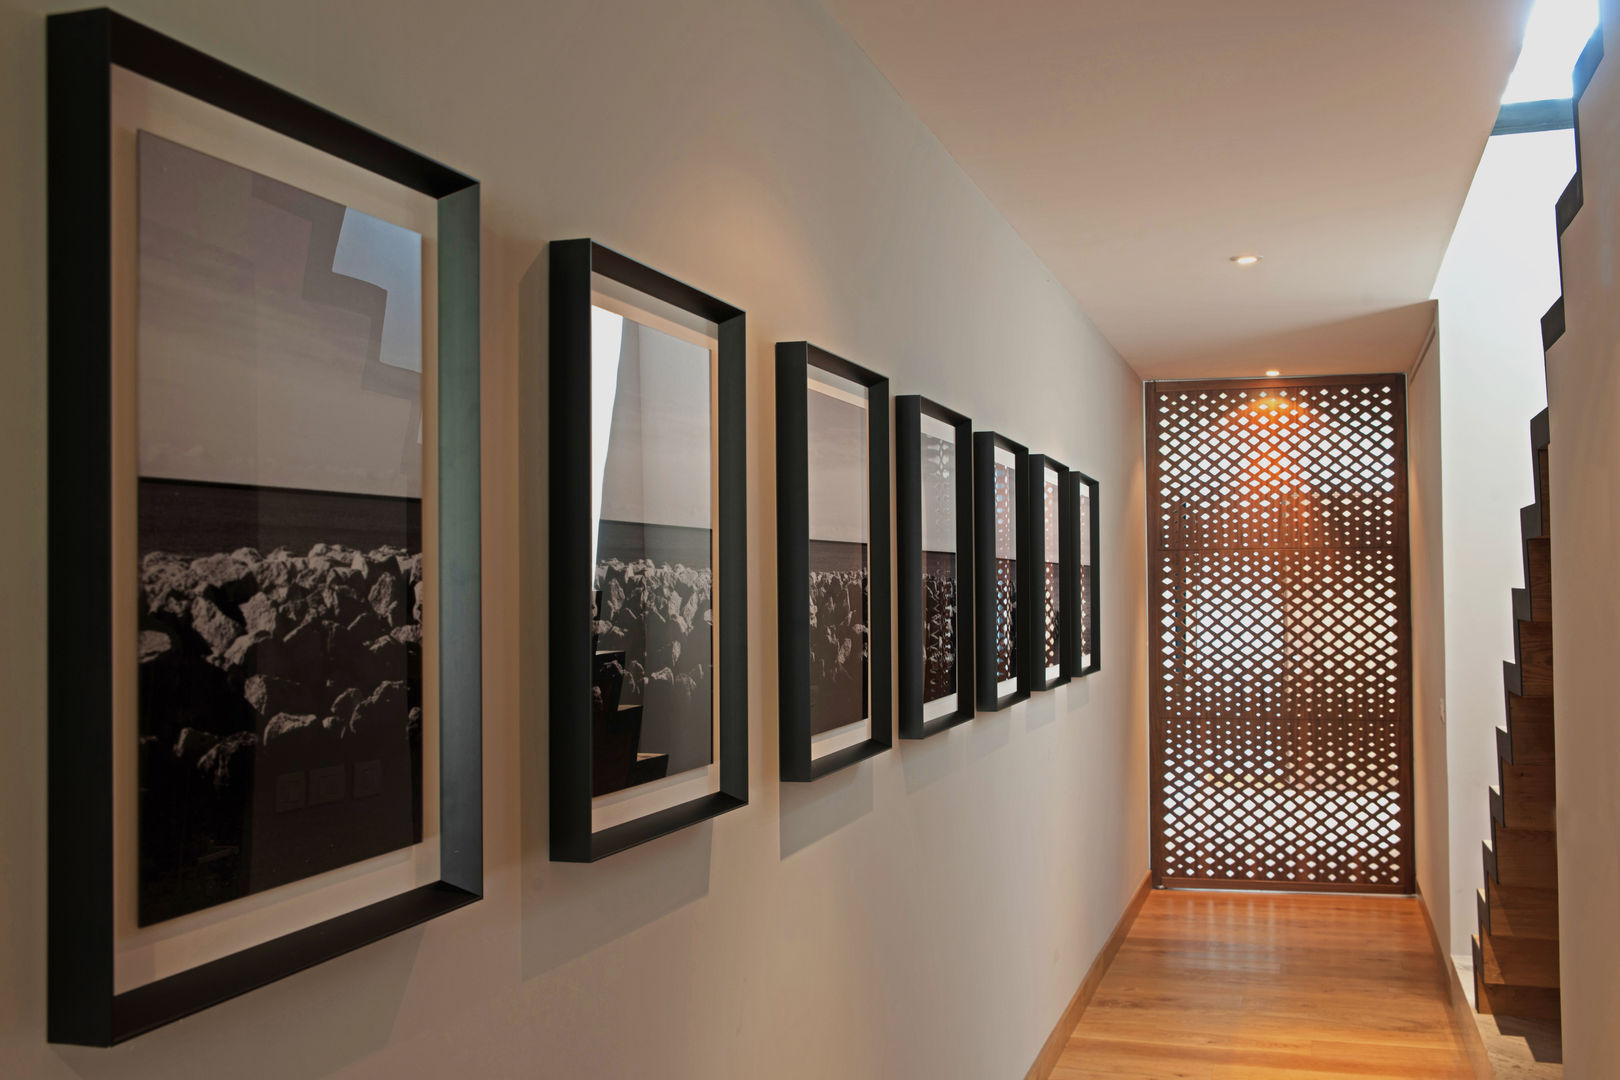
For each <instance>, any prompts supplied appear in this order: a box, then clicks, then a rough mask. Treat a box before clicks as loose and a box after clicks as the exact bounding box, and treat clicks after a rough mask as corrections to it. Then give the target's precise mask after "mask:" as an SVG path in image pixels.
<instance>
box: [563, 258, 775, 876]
mask: <svg viewBox="0 0 1620 1080" xmlns="http://www.w3.org/2000/svg"><path fill="white" fill-rule="evenodd" d="M550 258H551V345H550V349H551V356H550V386H551V402H550V405H551V428H550V432H549V439H550V458H551V461H550V468H551V493H550V507H551V553H550V567H551V644H550V654H551V656H550V659H551V733H550V734H551V738H550V745H551V858H552V859H553V860H556V861H562V862H591V861H594V860H596V859H600V858H603V857H605V856H607V855H611V854H613V853H615V852H619V851H623V850H625V849H626V848H629V847H632V846H634V845H636V844H640V843H644V842H646V841H648V840H652V839H654V838H655V837H659V836H663V835H665V834H667V833H670V832H674V831H675V830H677V829H683V828H685V827H687V826H689V825H694V824H696V823H698V822H700V821H705V820H707V819H709V818H712V817H714V816H716V815H718V814H722V813H725V812H726V811H728V810H734V809H736V808H737V807H739V806H744V805H746V804H747V802H748V625H747V618H748V595H747V588H748V576H747V544H748V537H747V493H746V490H745V485H746V483H747V475H746V472H745V466H746V460H745V453H746V446H745V436H744V429H745V411H746V408H747V401H746V388H745V378H746V372H745V360H744V348H745V340H746V339H745V336H744V333H745V324H744V315H743V312H742V311H740V310H739V309H737V308H735V307H732V306H731V305H730V304H727V303H725V302H724V301H722V300H717V299H715V298H714V297H712V296H710V295H708V294H707V293H703V292H699V291H698V290H697V289H694V288H692V287H691V286H690V285H686V284H683V283H681V282H679V281H677V280H675V279H674V278H672V277H669V276H667V275H665V274H662V273H660V272H658V271H657V270H654V269H652V268H651V267H648V266H645V265H643V264H641V263H638V262H635V261H633V260H631V259H629V258H626V257H625V256H623V255H621V254H619V253H618V252H616V251H613V250H611V249H609V248H606V247H604V246H602V245H601V244H598V243H595V242H594V241H591V240H564V241H557V242H554V243H553V244H552V245H551V252H550Z"/></svg>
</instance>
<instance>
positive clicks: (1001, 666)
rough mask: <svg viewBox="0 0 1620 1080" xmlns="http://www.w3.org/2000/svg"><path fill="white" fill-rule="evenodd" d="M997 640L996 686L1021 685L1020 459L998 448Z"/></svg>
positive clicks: (1010, 688) (1001, 688)
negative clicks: (1019, 589)
mask: <svg viewBox="0 0 1620 1080" xmlns="http://www.w3.org/2000/svg"><path fill="white" fill-rule="evenodd" d="M994 475H995V487H994V489H993V491H994V504H995V514H996V520H995V544H996V548H995V551H996V591H995V619H994V621H995V634H996V637H995V644H996V689H997V693H998V694H1008V693H1011V692H1013V691H1014V690H1016V689H1018V660H1019V657H1018V617H1019V612H1018V604H1019V599H1020V598H1019V595H1018V507H1017V498H1016V494H1015V492H1016V491H1017V487H1018V459H1017V457H1016V455H1014V453H1013V452H1012V451H1010V450H1007V449H1005V448H1003V447H1000V446H997V447H996V450H995V473H994Z"/></svg>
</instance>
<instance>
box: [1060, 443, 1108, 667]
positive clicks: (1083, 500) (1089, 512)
mask: <svg viewBox="0 0 1620 1080" xmlns="http://www.w3.org/2000/svg"><path fill="white" fill-rule="evenodd" d="M1065 486H1066V488H1067V491H1068V494H1069V506H1070V509H1069V510H1068V511H1066V512H1065V513H1064V515H1063V519H1064V521H1065V522H1067V523H1068V526H1069V532H1070V535H1071V538H1072V544H1073V549H1074V554H1073V557H1072V558H1069V559H1068V560H1067V562H1068V565H1070V566H1073V567H1075V568H1076V569H1075V572H1074V573H1073V574H1070V575H1069V577H1068V581H1069V595H1067V596H1066V597H1065V598H1064V604H1065V605H1066V606H1067V607H1068V610H1069V611H1071V612H1073V613H1074V614H1075V616H1076V620H1077V621H1076V622H1075V624H1074V633H1073V634H1071V635H1070V640H1069V649H1068V653H1069V666H1070V668H1071V669H1072V670H1073V672H1074V674H1075V676H1076V677H1077V678H1078V677H1079V676H1082V675H1090V674H1091V673H1092V672H1094V671H1098V670H1100V669H1101V668H1102V601H1101V595H1100V594H1101V585H1102V577H1101V574H1100V573H1099V566H1100V564H1101V562H1102V559H1101V557H1100V552H1101V550H1102V547H1101V544H1102V528H1101V525H1100V523H1099V511H1098V507H1099V503H1098V498H1099V486H1098V484H1097V481H1095V480H1093V479H1092V478H1091V477H1089V476H1087V475H1086V474H1085V473H1082V472H1076V471H1073V470H1070V472H1069V478H1068V483H1067V484H1066V485H1065Z"/></svg>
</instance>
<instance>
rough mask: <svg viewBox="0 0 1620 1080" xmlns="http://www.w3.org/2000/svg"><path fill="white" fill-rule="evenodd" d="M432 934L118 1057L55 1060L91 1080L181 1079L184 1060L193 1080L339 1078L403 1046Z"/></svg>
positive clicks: (96, 1053) (92, 1051) (60, 1049)
mask: <svg viewBox="0 0 1620 1080" xmlns="http://www.w3.org/2000/svg"><path fill="white" fill-rule="evenodd" d="M425 933H426V929H425V928H424V927H416V928H414V929H411V930H406V931H403V932H401V933H398V934H394V935H393V936H392V937H389V938H386V939H384V940H382V941H379V942H376V943H374V944H372V945H368V946H366V947H365V948H364V949H361V950H358V951H356V952H351V953H346V954H344V955H343V956H339V957H336V958H335V959H332V960H328V961H326V962H325V963H322V964H319V965H317V966H316V967H314V968H311V969H310V970H308V971H303V972H300V973H299V974H297V975H293V976H290V977H288V978H285V979H282V980H280V981H278V982H275V983H272V984H270V985H269V986H266V987H261V988H260V989H258V990H255V991H254V992H253V993H251V994H244V995H242V996H241V997H237V998H232V999H231V1000H230V1001H226V1002H224V1003H222V1004H219V1005H215V1006H213V1007H212V1008H209V1009H206V1010H204V1011H203V1012H201V1013H197V1014H194V1015H192V1016H189V1017H187V1018H185V1019H183V1020H179V1021H176V1022H175V1023H173V1024H169V1025H168V1026H166V1027H162V1028H159V1029H158V1030H156V1031H154V1032H151V1033H149V1034H146V1035H142V1036H141V1037H140V1038H138V1039H134V1040H131V1041H130V1042H126V1043H122V1044H120V1045H119V1046H115V1047H113V1048H112V1049H110V1050H102V1049H96V1048H93V1047H81V1046H50V1047H48V1048H47V1049H46V1051H45V1052H46V1053H49V1054H54V1055H55V1056H56V1057H57V1058H58V1059H59V1060H60V1061H61V1062H62V1063H63V1064H64V1065H66V1066H67V1068H68V1069H70V1070H72V1072H73V1073H74V1074H75V1075H77V1076H81V1077H85V1078H86V1080H122V1078H126V1077H132V1076H142V1077H167V1076H175V1075H177V1074H176V1072H175V1063H176V1062H186V1063H188V1064H189V1065H190V1067H191V1069H192V1070H193V1071H192V1072H190V1073H188V1075H196V1076H213V1075H229V1076H231V1077H232V1078H233V1080H286V1078H287V1077H289V1076H329V1075H332V1074H334V1073H337V1072H341V1071H342V1070H343V1069H345V1068H347V1067H349V1066H351V1065H353V1064H355V1063H356V1062H359V1061H362V1060H364V1059H365V1058H366V1057H368V1056H370V1055H371V1054H373V1053H376V1052H377V1051H380V1050H382V1049H383V1048H384V1047H386V1046H387V1045H388V1043H389V1042H390V1040H392V1039H393V1037H394V1035H395V1033H396V1032H397V1030H398V1027H399V1020H400V1012H401V1007H402V1004H403V1002H404V997H405V992H406V989H407V988H408V987H409V985H410V981H411V973H412V971H413V970H415V968H416V965H417V960H418V952H419V951H420V949H421V945H422V937H423V935H424V934H425ZM267 1016H276V1017H296V1018H297V1020H296V1024H295V1025H294V1027H293V1030H296V1032H297V1037H296V1038H289V1037H288V1034H289V1028H288V1026H286V1025H283V1024H267V1023H265V1022H264V1018H265V1017H267ZM227 1062H228V1063H229V1064H228V1066H227V1065H226V1064H225V1063H227ZM208 1063H216V1064H213V1065H212V1066H211V1065H210V1064H208Z"/></svg>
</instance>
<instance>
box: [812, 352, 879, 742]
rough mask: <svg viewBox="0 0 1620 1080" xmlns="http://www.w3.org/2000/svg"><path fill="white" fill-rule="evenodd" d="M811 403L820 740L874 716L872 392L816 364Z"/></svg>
mask: <svg viewBox="0 0 1620 1080" xmlns="http://www.w3.org/2000/svg"><path fill="white" fill-rule="evenodd" d="M805 405H806V414H805V415H806V423H807V430H808V434H809V439H808V451H809V461H808V464H809V475H808V480H809V500H810V536H809V554H810V565H809V570H810V580H809V589H810V734H811V736H812V738H816V737H820V736H825V735H828V734H829V733H831V732H837V731H839V730H841V729H845V728H849V727H851V726H852V725H858V724H862V723H863V721H865V720H867V719H868V716H869V712H870V710H869V706H868V701H869V695H870V692H871V689H870V687H871V677H870V668H871V648H870V642H869V640H868V610H869V607H870V605H869V603H868V589H869V585H870V566H869V564H868V546H869V540H870V524H869V522H868V501H869V492H868V487H867V475H868V471H869V468H870V465H869V459H868V451H867V392H866V388H865V387H864V386H862V385H860V384H859V383H856V382H853V381H851V380H849V379H845V378H842V377H840V376H838V375H835V374H832V373H831V372H827V371H823V370H821V369H819V368H816V367H811V368H810V369H809V377H808V379H807V386H806V390H805ZM860 736H861V737H862V738H864V731H863V732H861V733H860ZM830 742H831V740H823V741H822V742H821V745H822V746H826V745H828V744H829V743H830ZM816 749H819V747H813V749H812V753H813V754H814V753H815V750H816Z"/></svg>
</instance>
